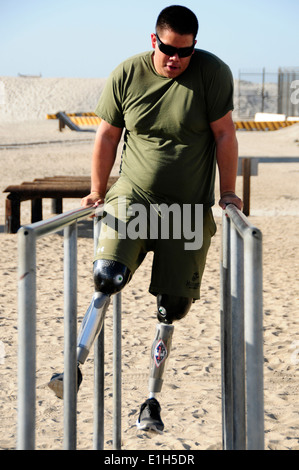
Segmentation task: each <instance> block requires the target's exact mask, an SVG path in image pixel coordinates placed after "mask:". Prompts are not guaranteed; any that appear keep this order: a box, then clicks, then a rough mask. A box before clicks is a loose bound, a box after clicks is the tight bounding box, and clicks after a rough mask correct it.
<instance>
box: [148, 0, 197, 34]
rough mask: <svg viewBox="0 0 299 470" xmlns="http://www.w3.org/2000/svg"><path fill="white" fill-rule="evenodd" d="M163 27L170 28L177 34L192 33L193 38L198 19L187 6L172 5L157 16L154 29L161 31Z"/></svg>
mask: <svg viewBox="0 0 299 470" xmlns="http://www.w3.org/2000/svg"><path fill="white" fill-rule="evenodd" d="M164 29H170V30H171V31H174V32H175V33H178V34H182V35H183V34H193V36H194V39H195V37H196V35H197V32H198V20H197V18H196V16H195V14H194V13H193V11H191V10H189V8H187V7H183V6H180V5H172V6H169V7H167V8H164V10H162V11H161V13H160V14H159V16H158V19H157V23H156V31H158V33H161V31H162V30H164Z"/></svg>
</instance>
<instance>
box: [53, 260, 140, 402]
mask: <svg viewBox="0 0 299 470" xmlns="http://www.w3.org/2000/svg"><path fill="white" fill-rule="evenodd" d="M130 277H131V273H130V271H129V269H128V268H127V267H126V266H124V265H123V264H121V263H118V262H116V261H111V260H98V261H96V262H95V264H94V283H95V293H94V295H93V297H92V301H91V303H90V306H89V308H88V310H87V312H86V314H85V316H84V318H83V321H82V325H81V328H80V331H79V334H78V338H77V364H78V367H77V374H78V375H77V390H79V387H80V384H81V382H82V374H81V371H80V368H79V365H82V364H84V363H85V361H86V359H87V356H88V354H89V352H90V349H91V347H92V345H93V343H94V341H95V339H96V338H97V336H98V335H99V333H100V331H101V329H102V326H103V323H104V319H105V314H106V311H107V309H108V306H109V303H110V297H111V295H113V294H116V293H118V292H120V291H121V289H122V288H123V287H124V286H125V285H126V283H127V282H129V280H130ZM48 386H49V388H50V389H51V390H53V391H54V393H55V394H56V396H57V397H58V398H63V373H62V374H54V375H53V376H52V378H51V380H50V382H49V383H48Z"/></svg>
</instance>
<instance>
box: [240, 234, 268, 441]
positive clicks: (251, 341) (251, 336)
mask: <svg viewBox="0 0 299 470" xmlns="http://www.w3.org/2000/svg"><path fill="white" fill-rule="evenodd" d="M247 238H248V239H247V240H246V242H245V254H244V256H245V261H244V262H245V266H246V269H245V286H246V287H245V342H246V364H247V447H248V450H263V449H264V390H263V388H264V387H263V381H264V379H263V367H264V356H263V266H262V234H261V232H260V231H259V230H258V229H256V228H253V229H252V233H251V237H247Z"/></svg>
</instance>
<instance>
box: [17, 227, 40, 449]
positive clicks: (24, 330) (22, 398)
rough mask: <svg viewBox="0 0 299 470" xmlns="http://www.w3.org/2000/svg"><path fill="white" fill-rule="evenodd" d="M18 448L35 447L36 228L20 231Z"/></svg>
mask: <svg viewBox="0 0 299 470" xmlns="http://www.w3.org/2000/svg"><path fill="white" fill-rule="evenodd" d="M18 246H19V254H18V256H19V259H18V310H19V314H18V343H19V344H18V432H17V448H18V450H33V449H34V448H35V407H36V404H35V401H36V399H35V389H36V379H35V371H36V311H35V303H36V240H35V234H34V232H33V231H32V230H29V229H26V228H25V229H24V228H23V229H21V230H19V233H18Z"/></svg>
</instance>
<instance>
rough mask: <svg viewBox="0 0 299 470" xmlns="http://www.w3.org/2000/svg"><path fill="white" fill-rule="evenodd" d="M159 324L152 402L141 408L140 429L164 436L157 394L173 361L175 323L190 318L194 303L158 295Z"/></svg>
mask: <svg viewBox="0 0 299 470" xmlns="http://www.w3.org/2000/svg"><path fill="white" fill-rule="evenodd" d="M157 303H158V314H157V317H158V320H159V322H160V323H158V324H157V325H156V332H155V337H154V341H153V344H152V349H151V362H150V374H149V398H148V400H146V402H145V403H143V404H142V405H141V409H140V414H139V418H138V420H137V423H136V424H137V427H138V428H139V429H141V430H145V431H155V432H158V433H162V432H163V429H164V424H163V422H162V420H161V417H160V411H161V407H160V404H159V402H158V401H157V399H156V394H157V393H160V392H161V389H162V385H163V376H164V373H165V369H166V364H167V361H168V358H169V354H170V350H171V344H172V336H173V331H174V326H173V325H172V322H173V321H174V320H180V319H181V318H183V317H184V316H185V315H187V313H188V311H189V309H190V306H191V303H192V299H189V298H186V297H175V296H168V295H158V297H157Z"/></svg>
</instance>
